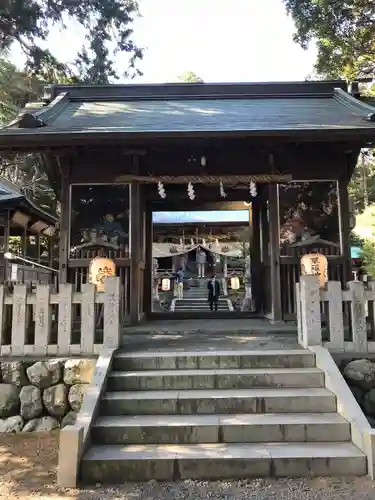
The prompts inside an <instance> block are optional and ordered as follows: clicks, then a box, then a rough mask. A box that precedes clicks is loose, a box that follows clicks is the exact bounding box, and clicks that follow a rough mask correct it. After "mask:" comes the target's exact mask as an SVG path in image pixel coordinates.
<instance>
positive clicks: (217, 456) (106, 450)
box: [81, 442, 367, 484]
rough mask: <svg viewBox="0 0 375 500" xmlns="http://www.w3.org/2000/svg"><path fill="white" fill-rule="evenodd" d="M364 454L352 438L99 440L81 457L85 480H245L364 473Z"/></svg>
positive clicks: (83, 478) (91, 481)
mask: <svg viewBox="0 0 375 500" xmlns="http://www.w3.org/2000/svg"><path fill="white" fill-rule="evenodd" d="M366 471H367V464H366V457H365V456H364V455H363V453H362V452H361V451H360V450H358V448H356V447H355V446H354V445H353V444H352V443H349V442H345V443H325V442H317V443H289V442H285V443H267V444H224V443H220V444H212V443H208V444H195V445H180V444H175V445H165V444H163V445H151V444H150V445H147V446H145V445H127V446H124V445H98V446H92V447H91V449H90V450H89V451H88V452H87V453H86V454H85V455H84V457H83V460H82V462H81V478H82V481H83V482H84V483H86V484H93V483H104V484H105V483H107V484H108V483H112V484H116V483H117V484H119V483H124V481H125V480H131V481H148V480H151V479H156V480H160V481H173V480H178V479H182V480H184V479H206V480H209V479H213V480H214V479H229V478H231V479H234V478H236V479H237V478H238V479H246V478H249V477H269V476H276V477H280V476H297V477H300V476H309V477H310V476H336V475H337V476H346V475H357V476H359V475H364V474H366Z"/></svg>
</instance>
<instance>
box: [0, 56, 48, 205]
mask: <svg viewBox="0 0 375 500" xmlns="http://www.w3.org/2000/svg"><path fill="white" fill-rule="evenodd" d="M42 92H43V85H42V83H41V82H40V81H38V80H36V79H34V78H30V77H28V76H27V75H26V74H25V73H23V72H19V71H17V69H16V68H15V66H13V65H12V64H10V63H9V62H8V61H7V60H6V59H0V126H1V125H2V124H5V123H8V122H9V121H10V120H12V119H14V118H15V117H16V116H17V114H18V113H19V111H20V110H21V109H22V108H23V107H24V106H25V105H26V103H27V102H29V101H33V100H37V99H38V98H39V97H40V96H41V95H42ZM0 176H1V177H4V178H5V179H7V180H8V181H10V182H13V184H16V185H17V186H19V187H20V188H21V189H22V191H23V192H24V193H25V194H26V195H27V196H28V197H29V198H31V199H33V200H35V201H36V203H37V204H38V205H39V206H40V207H41V208H43V209H44V210H46V211H49V212H52V213H55V212H56V199H55V195H54V192H53V190H52V189H51V187H50V185H49V183H48V180H47V176H46V175H45V173H44V170H43V164H42V161H41V157H40V156H38V155H34V154H9V155H6V154H4V153H2V155H1V156H0Z"/></svg>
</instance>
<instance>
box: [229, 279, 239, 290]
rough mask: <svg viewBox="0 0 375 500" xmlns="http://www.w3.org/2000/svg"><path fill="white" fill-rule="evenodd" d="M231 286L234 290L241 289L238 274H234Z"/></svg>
mask: <svg viewBox="0 0 375 500" xmlns="http://www.w3.org/2000/svg"><path fill="white" fill-rule="evenodd" d="M230 287H231V289H232V290H239V289H240V279H239V278H238V276H234V277H233V278H231V279H230Z"/></svg>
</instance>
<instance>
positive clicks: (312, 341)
mask: <svg viewBox="0 0 375 500" xmlns="http://www.w3.org/2000/svg"><path fill="white" fill-rule="evenodd" d="M300 300H301V327H302V345H303V347H305V348H307V347H308V346H312V345H321V344H322V325H321V317H320V290H319V279H318V277H317V276H301V278H300Z"/></svg>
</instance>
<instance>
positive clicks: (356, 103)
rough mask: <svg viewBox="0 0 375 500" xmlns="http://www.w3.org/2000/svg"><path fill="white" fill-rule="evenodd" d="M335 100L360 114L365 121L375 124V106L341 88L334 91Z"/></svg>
mask: <svg viewBox="0 0 375 500" xmlns="http://www.w3.org/2000/svg"><path fill="white" fill-rule="evenodd" d="M333 98H334V99H335V100H336V101H337V102H339V103H340V104H343V105H344V106H346V107H347V108H349V109H351V110H352V111H355V112H357V113H358V114H360V115H361V116H362V118H363V119H365V120H367V121H369V122H375V108H373V106H370V105H369V104H366V103H365V102H362V101H360V100H359V99H357V98H355V97H353V96H352V95H350V94H348V92H345V91H344V90H342V89H340V88H336V89H334V93H333ZM365 113H366V115H365Z"/></svg>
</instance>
